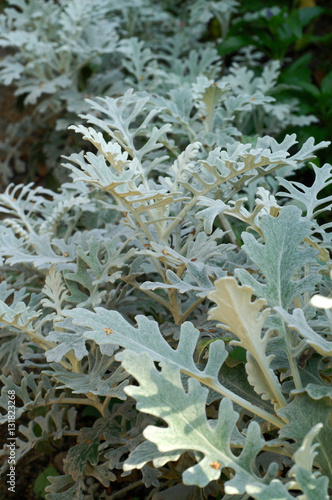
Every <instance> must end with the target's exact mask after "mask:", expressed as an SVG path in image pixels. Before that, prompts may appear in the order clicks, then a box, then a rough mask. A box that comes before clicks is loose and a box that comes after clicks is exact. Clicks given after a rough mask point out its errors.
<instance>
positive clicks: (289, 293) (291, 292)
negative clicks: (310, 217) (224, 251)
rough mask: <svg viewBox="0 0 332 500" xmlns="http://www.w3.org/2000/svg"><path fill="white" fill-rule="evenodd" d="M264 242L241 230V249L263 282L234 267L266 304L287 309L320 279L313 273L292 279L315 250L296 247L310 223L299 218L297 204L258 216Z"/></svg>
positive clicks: (307, 232)
mask: <svg viewBox="0 0 332 500" xmlns="http://www.w3.org/2000/svg"><path fill="white" fill-rule="evenodd" d="M260 227H261V231H262V233H263V236H264V240H265V243H264V244H262V243H259V242H258V241H257V240H256V239H255V238H254V236H253V235H251V234H248V233H243V234H242V237H243V241H244V245H243V249H244V250H245V251H246V253H247V254H248V255H249V257H250V258H251V259H252V260H253V261H254V262H255V264H256V265H257V266H258V267H259V269H260V270H261V272H262V274H263V275H264V276H265V281H266V284H263V283H261V282H258V281H257V280H256V279H255V278H253V277H252V276H251V275H250V274H249V273H248V272H247V271H245V270H244V269H239V270H237V271H236V276H238V277H239V279H240V280H241V282H242V283H244V284H245V285H250V286H252V287H253V289H254V290H255V292H256V295H258V296H259V297H265V298H266V299H267V302H268V304H269V305H272V306H280V307H283V308H284V309H285V310H287V309H288V308H289V307H290V305H291V303H292V301H293V299H294V298H295V297H297V296H298V295H300V294H302V293H304V292H306V291H308V290H313V288H314V287H315V285H316V283H317V282H318V281H319V280H320V278H319V277H318V276H315V275H313V274H311V275H309V276H306V277H304V278H300V279H298V280H296V281H295V280H294V279H293V278H294V274H295V273H296V272H297V271H298V270H299V269H300V268H301V267H302V266H304V265H305V264H310V263H312V262H314V259H315V256H316V255H317V251H316V250H314V249H312V248H299V245H300V244H301V242H302V241H303V240H304V238H306V237H307V236H309V235H310V233H311V231H310V227H311V224H310V222H309V221H307V220H304V219H302V218H301V211H300V210H299V209H298V208H297V207H293V206H288V207H284V208H283V209H282V210H281V211H280V215H279V217H272V216H270V215H265V216H263V217H262V220H261V224H260Z"/></svg>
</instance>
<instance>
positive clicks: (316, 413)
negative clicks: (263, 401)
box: [278, 390, 332, 480]
mask: <svg viewBox="0 0 332 500" xmlns="http://www.w3.org/2000/svg"><path fill="white" fill-rule="evenodd" d="M331 408H332V401H331V399H330V398H327V397H324V398H321V399H319V400H314V399H311V398H310V396H309V395H308V394H307V393H306V392H305V390H302V391H300V390H297V391H296V393H295V395H294V398H293V400H292V401H291V403H289V404H288V405H287V406H286V407H285V408H282V409H281V410H279V412H278V414H279V415H281V416H282V417H285V418H286V419H287V420H288V423H287V424H286V425H285V426H284V427H283V428H282V429H280V435H279V437H281V438H283V439H292V440H293V441H295V443H294V444H289V445H288V447H289V448H290V450H291V451H292V452H294V451H297V450H298V449H299V448H300V447H301V446H302V445H303V441H304V439H305V437H306V435H307V434H308V433H309V432H311V430H312V429H313V427H314V426H316V425H317V424H323V427H322V428H321V429H320V432H319V434H318V435H317V436H316V437H315V441H317V442H318V443H319V445H320V446H319V447H318V448H317V455H316V457H315V459H314V464H315V465H316V466H318V467H319V469H320V471H321V473H322V474H324V475H326V476H327V477H329V479H330V480H331V479H332V463H331V460H330V447H331V442H332V429H331V427H330V425H329V421H330V418H331Z"/></svg>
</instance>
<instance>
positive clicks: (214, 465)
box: [210, 460, 221, 470]
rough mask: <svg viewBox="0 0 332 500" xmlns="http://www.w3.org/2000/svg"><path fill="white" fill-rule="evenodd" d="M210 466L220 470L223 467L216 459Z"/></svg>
mask: <svg viewBox="0 0 332 500" xmlns="http://www.w3.org/2000/svg"><path fill="white" fill-rule="evenodd" d="M210 467H212V469H216V470H219V469H220V467H221V464H220V463H219V462H218V461H217V460H215V461H214V462H212V463H210Z"/></svg>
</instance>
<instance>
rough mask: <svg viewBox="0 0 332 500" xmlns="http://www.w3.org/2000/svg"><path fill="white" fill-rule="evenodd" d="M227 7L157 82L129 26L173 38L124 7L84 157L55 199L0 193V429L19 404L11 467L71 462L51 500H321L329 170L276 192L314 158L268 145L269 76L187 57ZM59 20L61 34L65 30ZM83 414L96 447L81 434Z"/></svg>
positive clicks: (73, 160) (200, 5)
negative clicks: (46, 445) (118, 61)
mask: <svg viewBox="0 0 332 500" xmlns="http://www.w3.org/2000/svg"><path fill="white" fill-rule="evenodd" d="M222 3H223V6H221V2H212V1H209V2H201V1H197V2H195V3H194V8H193V11H192V14H191V17H190V19H189V21H188V23H189V24H188V26H185V27H184V31H185V32H187V31H188V32H189V31H190V29H191V25H190V23H193V24H194V25H195V28H196V31H195V30H192V34H191V35H190V36H189V35H188V33H187V34H186V36H187V35H188V38H186V37H185V36H184V34H183V33H181V32H180V31H179V32H178V33H177V37H178V38H177V41H179V40H181V37H182V36H183V37H184V38H183V39H184V40H186V43H187V45H186V44H185V43H183V45H177V43H175V42H174V40H173V41H172V38H170V40H169V42H168V44H165V47H164V50H165V54H164V56H163V57H164V58H163V57H162V56H160V60H157V58H156V57H155V54H154V52H153V46H152V45H153V44H152V41H151V40H153V43H155V44H156V45H158V44H159V46H162V44H163V43H164V38H163V36H162V34H161V32H160V31H161V30H158V29H156V30H155V31H152V33H151V40H150V39H149V40H146V41H145V40H144V41H143V42H142V41H140V40H138V39H135V34H136V30H137V25H139V23H140V22H141V20H140V18H139V16H148V15H151V16H152V18H153V19H155V20H158V22H159V23H160V24H161V25H163V24H164V23H165V24H167V23H170V25H172V23H174V22H175V16H173V14H172V9H171V6H169V4H171V2H166V1H165V2H161V3H160V4H161V6H162V7H158V9H160V10H158V9H156V10H154V9H152V7H151V3H150V2H149V1H148V0H137V1H136V2H133V1H128V2H123V9H124V11H123V16H124V17H123V18H124V19H125V21H126V23H125V24H126V28H125V27H124V24H123V23H124V22H123V21H121V22H119V26H118V28H117V33H118V34H119V36H120V37H123V38H124V39H123V40H122V41H121V42H118V39H117V38H115V39H114V40H113V41H111V40H110V41H109V43H118V50H119V52H121V53H122V54H123V55H125V59H124V62H123V65H124V67H125V68H126V71H127V74H126V77H127V85H129V84H130V85H131V87H132V88H130V89H128V90H126V91H124V92H122V94H121V95H120V96H113V97H112V96H111V95H108V96H105V95H104V97H99V98H90V99H89V100H88V101H87V102H86V103H85V104H80V106H78V108H77V109H75V111H79V112H80V113H81V115H80V118H78V119H77V122H76V124H74V125H73V126H72V128H73V129H74V130H75V132H77V133H78V134H79V135H81V136H82V137H83V140H84V141H85V142H86V143H88V144H89V148H87V149H88V151H87V152H84V151H82V152H81V153H79V152H74V153H73V154H72V155H71V156H67V157H66V158H65V163H64V167H65V168H66V169H67V170H68V171H69V172H70V179H71V181H70V182H66V183H64V184H62V186H61V188H60V190H59V191H58V192H53V191H52V190H50V189H44V188H41V187H34V186H33V184H27V185H23V184H19V185H14V184H11V185H9V186H8V187H7V189H6V190H5V191H4V193H3V194H1V195H0V211H1V213H2V219H1V223H0V257H1V259H2V275H1V283H0V324H1V328H2V331H1V336H0V343H1V350H0V351H1V354H0V365H1V369H2V373H3V374H2V376H1V382H2V390H1V396H0V408H1V423H3V424H6V422H7V413H6V410H7V407H8V390H14V391H15V392H16V398H17V400H16V416H17V421H18V422H19V421H20V418H21V417H24V418H25V424H24V425H23V424H21V425H20V426H19V427H18V441H17V442H18V445H17V453H18V455H17V457H18V459H21V458H22V457H23V456H25V455H26V454H27V453H29V451H31V450H32V449H33V448H34V447H37V446H39V445H40V444H41V443H43V442H45V441H47V440H51V441H52V442H53V443H57V442H60V440H61V446H62V449H63V448H64V447H65V448H66V449H67V451H68V453H67V454H66V458H65V460H64V464H63V474H62V475H60V476H57V477H52V478H50V485H49V486H48V487H47V489H46V491H47V494H46V498H47V499H48V500H57V499H60V498H78V499H85V498H87V499H88V498H93V496H94V495H98V496H99V497H100V498H104V497H105V495H106V493H105V489H106V488H108V487H109V485H110V484H111V483H112V482H116V481H118V479H119V478H120V475H121V476H123V477H121V480H125V478H126V477H127V476H129V475H130V474H131V471H132V470H134V469H138V470H139V471H141V472H138V474H141V477H142V479H141V481H139V484H137V487H141V486H142V485H145V487H146V488H149V490H148V491H149V492H150V493H149V494H151V495H153V494H155V495H158V492H161V491H162V492H163V494H165V495H169V498H171V495H172V494H173V493H174V492H175V491H178V492H179V494H186V493H185V491H190V494H194V493H195V494H196V493H197V492H198V491H200V493H201V494H202V495H208V494H209V492H212V491H213V492H214V493H215V496H216V495H218V494H219V498H224V500H228V499H230V498H235V499H237V498H239V499H240V498H242V499H245V498H246V499H248V498H249V497H251V498H254V499H262V500H264V499H271V500H273V499H275V498H280V499H282V500H290V499H291V498H294V497H297V498H300V499H313V498H315V500H317V499H318V498H319V499H324V500H325V499H328V498H329V493H331V489H329V484H330V488H331V486H332V485H331V479H332V474H331V469H332V463H331V459H330V457H329V446H330V443H331V438H332V432H331V426H330V419H331V354H332V347H331V346H332V332H331V323H332V322H331V311H330V310H329V309H326V308H324V307H322V308H320V307H321V306H319V304H321V303H322V302H321V301H322V297H321V295H322V296H323V295H325V296H326V295H329V293H330V291H331V280H330V278H329V273H330V269H331V259H330V254H329V250H330V249H331V243H332V242H331V232H330V231H329V228H330V224H329V223H325V224H321V219H320V216H321V215H322V214H323V213H324V210H327V209H330V205H331V197H330V195H325V191H324V189H325V188H326V187H328V186H330V184H331V178H332V177H331V166H330V165H324V166H323V167H321V168H319V167H317V166H315V165H314V164H312V165H313V170H314V174H315V180H314V181H313V183H312V185H311V186H304V185H303V184H301V183H299V182H296V181H294V180H289V179H287V177H289V176H290V174H293V173H294V172H296V170H297V169H298V168H301V167H302V166H303V165H305V164H306V163H307V162H308V161H310V160H313V159H314V158H315V152H316V151H317V150H318V149H319V148H323V147H326V146H327V145H328V143H326V142H323V143H319V144H315V143H314V140H313V139H309V140H308V141H307V142H306V143H305V144H303V145H300V146H298V145H297V142H296V137H295V135H294V134H292V135H286V137H285V138H284V140H282V141H281V142H278V141H276V140H275V139H274V137H273V134H274V133H276V132H277V131H279V125H278V123H277V121H276V119H277V118H278V119H280V123H281V122H282V121H283V119H284V117H283V115H282V114H281V111H280V110H278V106H277V105H274V104H273V103H272V101H271V99H270V98H269V95H268V94H269V89H270V88H271V85H273V84H274V83H273V82H274V81H275V78H276V74H277V70H278V68H277V64H274V63H273V64H271V65H270V66H269V65H267V66H266V67H265V68H264V71H263V73H262V74H261V75H260V76H258V77H256V76H254V75H253V74H251V70H248V69H247V68H244V67H242V66H236V65H234V66H233V68H232V69H231V71H230V73H229V74H228V75H225V76H222V77H220V75H219V73H218V71H219V69H218V59H217V57H216V54H215V51H214V49H213V48H210V47H207V48H206V47H205V48H204V49H200V51H199V53H197V54H193V53H190V51H189V49H190V43H189V46H188V40H190V37H193V38H194V37H197V36H199V33H201V32H202V29H203V27H204V22H207V21H208V20H209V19H210V18H211V15H215V16H219V17H218V19H219V18H220V23H221V25H222V26H223V29H224V30H227V26H228V22H229V19H230V15H231V13H232V12H233V10H234V9H235V8H236V2H233V1H229V2H222ZM58 4H59V5H61V6H62V7H63V6H64V5H66V6H67V7H66V9H64V14H63V16H65V15H67V14H68V16H72V17H73V16H74V17H75V16H78V14H75V12H76V11H75V10H73V11H71V10H68V9H74V8H75V9H76V10H77V11H79V10H80V8H81V7H80V2H72V3H68V2H66V3H65V2H59V3H58ZM12 5H16V6H20V7H21V9H22V12H23V13H25V15H27V12H28V11H26V10H24V9H27V8H28V7H29V8H31V9H32V8H35V7H36V5H37V6H39V7H40V9H43V8H44V7H43V6H44V3H43V2H40V3H39V2H37V1H36V2H31V4H28V3H27V2H25V1H24V0H21V1H19V0H16V1H15V2H12ZM52 5H53V4H52ZM96 5H97V6H98V5H99V6H100V8H102V7H103V5H104V2H101V1H100V2H97V3H96ZM167 5H168V6H169V8H168V10H166V6H167ZM109 6H110V7H109V8H110V9H111V11H112V12H113V10H114V12H115V13H116V16H118V13H117V12H118V11H117V7H116V5H115V3H114V5H113V3H112V2H109ZM225 6H228V10H227V9H226V8H225ZM138 7H139V10H140V14H137V17H136V18H135V16H134V15H133V14H134V12H133V10H135V9H136V10H137V9H138ZM52 8H54V12H57V10H56V9H57V8H58V5H57V4H54V5H53V7H52ZM163 8H164V10H163ZM112 9H113V10H112ZM29 12H30V11H29ZM41 12H42V10H41ZM96 12H97V13H98V12H100V15H103V16H104V15H105V12H104V11H103V10H102V9H101V10H100V11H99V10H98V8H97V11H96ZM211 13H212V14H211ZM12 14H13V21H12V22H13V23H16V22H17V23H19V22H22V23H23V20H22V19H23V18H22V15H23V14H22V13H18V11H16V10H15V12H13V13H12ZM161 14H163V15H161ZM7 15H8V13H7ZM54 15H55V14H54ZM116 16H115V18H116V19H117V17H116ZM198 18H199V20H200V21H199V22H198ZM64 19H65V17H64ZM77 19H78V17H77ZM88 21H89V18H87V19H86V22H88ZM1 22H4V19H2V21H1ZM34 22H38V16H37V17H36V20H35V21H34ZM61 22H62V21H61ZM63 22H65V21H63ZM121 23H122V24H121ZM136 23H137V24H136ZM200 23H201V24H200ZM23 25H24V23H23V24H22V26H23ZM16 26H17V27H18V26H19V24H17V25H16ZM24 26H25V25H24ZM22 30H23V28H22ZM125 30H128V33H129V34H130V36H127V37H125V36H123V33H124V31H125ZM80 33H81V32H80ZM90 35H91V36H92V35H93V32H92V33H91V34H90ZM13 36H14V35H13ZM15 36H18V37H19V36H23V35H22V33H21V34H20V33H19V32H18V33H17V34H16V35H15ZM31 36H32V35H31ZM95 36H96V37H97V38H98V33H95ZM101 36H103V35H101ZM32 38H33V36H32ZM31 43H32V42H31ZM172 43H174V46H176V47H177V48H178V51H179V54H178V56H179V57H180V60H182V61H185V63H184V64H185V66H183V65H181V63H179V64H176V62H175V60H172V57H171V52H172ZM36 46H38V44H37V45H36ZM90 48H91V47H90ZM42 49H43V47H42V46H41V48H40V50H42ZM43 50H44V49H43ZM188 53H189V56H188ZM187 56H188V57H187ZM181 58H182V59H181ZM163 64H164V66H163ZM172 65H173V66H172ZM166 67H167V68H168V70H167V74H168V76H169V78H165V73H163V71H164V72H165V71H166V69H165V68H166ZM169 68H170V69H169ZM36 74H37V73H36ZM241 75H242V76H241ZM140 76H143V77H144V78H143V79H140ZM158 79H159V80H158ZM162 82H164V85H163V84H162ZM124 90H125V89H124ZM30 98H32V97H30ZM43 102H44V101H43ZM268 106H271V107H268ZM273 106H275V107H273ZM256 111H259V116H260V117H261V118H262V122H261V124H260V126H259V127H258V128H257V129H256V130H255V133H257V134H260V136H259V137H252V138H251V139H250V141H249V142H248V138H246V139H245V140H244V136H243V134H246V133H248V131H247V130H246V127H247V126H249V125H250V123H251V118H252V117H253V116H255V113H256ZM203 116H204V117H205V118H204V119H202V117H203ZM270 119H271V120H272V121H271V122H269V120H270ZM292 119H294V116H293V118H292ZM246 120H247V122H246ZM253 122H255V120H253ZM289 123H292V122H291V121H290V122H289ZM269 131H270V134H268V133H267V132H269ZM251 132H252V130H251V131H250V133H251ZM263 186H264V187H263ZM314 294H317V295H318V298H317V297H316V304H318V306H317V307H314V303H315V302H314V303H313V302H312V301H311V297H312V296H313V295H314ZM326 300H329V299H328V298H327V297H325V302H324V300H323V302H324V304H325V305H326ZM328 303H329V302H328ZM8 356H9V357H8ZM82 407H91V408H92V410H91V418H92V415H94V416H95V421H94V424H93V425H92V426H91V427H85V426H84V425H82V423H81V422H80V421H79V420H78V422H76V414H77V412H79V411H81V408H82ZM93 412H94V413H93ZM96 415H98V416H96ZM27 419H28V420H29V423H28V425H26V422H27ZM69 439H70V440H73V439H76V444H75V445H74V446H72V447H70V446H69V444H66V443H69V442H70V441H69ZM55 446H56V444H55ZM7 453H8V452H7V450H6V448H5V447H4V449H3V450H2V451H1V456H3V457H6V455H7ZM172 462H173V463H172ZM285 467H287V469H288V472H287V473H285V471H284V469H285ZM1 473H3V474H5V473H6V462H5V464H4V466H3V467H2V469H1ZM329 481H330V483H329ZM186 488H189V489H186ZM190 488H193V489H190ZM156 498H158V496H156ZM163 498H167V497H166V496H164V497H163Z"/></svg>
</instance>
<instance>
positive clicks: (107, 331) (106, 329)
mask: <svg viewBox="0 0 332 500" xmlns="http://www.w3.org/2000/svg"><path fill="white" fill-rule="evenodd" d="M103 332H106V333H107V335H109V334H110V333H114V332H113V330H111V329H110V328H104V330H103Z"/></svg>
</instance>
